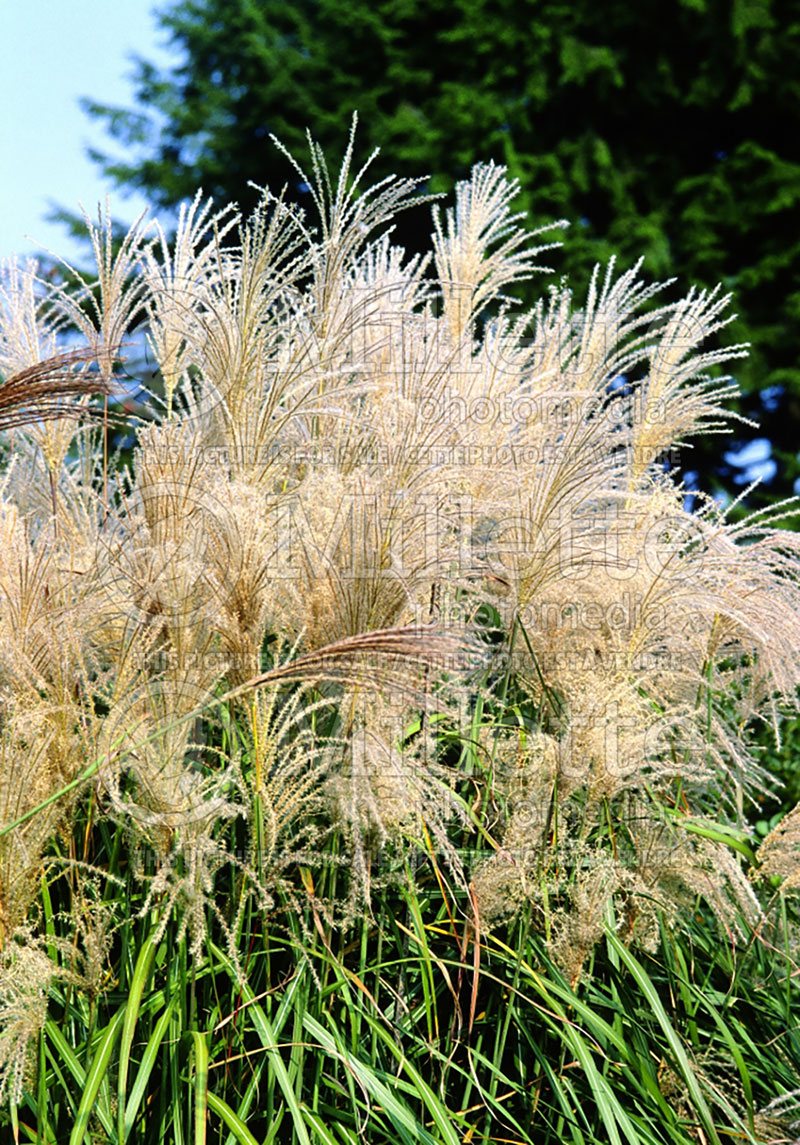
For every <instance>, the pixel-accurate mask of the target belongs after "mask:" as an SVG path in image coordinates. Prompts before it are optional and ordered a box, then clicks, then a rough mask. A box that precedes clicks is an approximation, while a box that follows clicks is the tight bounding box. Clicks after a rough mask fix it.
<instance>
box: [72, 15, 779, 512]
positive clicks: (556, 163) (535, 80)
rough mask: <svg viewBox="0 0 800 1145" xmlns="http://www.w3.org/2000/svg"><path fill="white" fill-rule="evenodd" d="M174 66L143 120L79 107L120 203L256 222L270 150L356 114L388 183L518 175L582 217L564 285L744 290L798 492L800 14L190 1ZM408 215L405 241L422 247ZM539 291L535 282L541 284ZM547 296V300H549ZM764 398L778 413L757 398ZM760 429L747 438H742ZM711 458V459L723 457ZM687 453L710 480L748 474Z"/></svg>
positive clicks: (752, 383) (765, 411)
mask: <svg viewBox="0 0 800 1145" xmlns="http://www.w3.org/2000/svg"><path fill="white" fill-rule="evenodd" d="M160 19H161V22H162V24H163V26H164V28H165V29H166V30H167V31H168V32H169V34H170V36H171V39H172V43H173V46H174V47H175V48H176V49H177V51H178V53H179V56H180V62H179V63H178V64H177V66H176V67H175V68H174V69H173V70H171V71H168V72H160V71H158V70H157V69H155V68H154V67H153V66H152V65H150V64H148V63H146V62H145V61H141V60H140V61H139V65H138V76H137V99H138V103H139V110H138V111H136V112H129V111H123V110H121V109H118V108H109V107H104V106H102V105H99V104H96V103H87V110H88V111H89V112H90V113H91V114H92V115H95V116H100V117H102V118H104V119H105V121H106V124H107V126H108V128H109V130H110V132H111V134H112V135H114V136H115V137H116V138H117V139H118V140H119V141H120V142H121V143H122V144H124V147H125V154H126V159H125V160H124V161H115V160H111V159H108V158H103V157H100V156H98V158H100V159H101V161H102V162H103V163H104V166H105V169H106V171H107V172H108V173H109V174H110V175H112V176H113V177H114V178H115V179H116V180H117V181H118V182H119V183H121V184H123V185H136V186H138V187H141V188H143V189H144V190H146V191H147V192H148V193H149V194H150V195H151V196H152V198H153V199H154V200H155V201H156V202H158V203H159V204H161V205H162V206H167V207H170V206H174V205H175V204H176V203H177V202H178V201H179V200H181V199H182V198H186V197H191V196H193V195H194V193H195V191H196V188H197V187H198V186H202V187H203V188H204V190H205V191H206V192H207V193H209V194H212V195H214V196H215V197H216V198H217V199H218V200H219V201H220V202H223V201H227V200H229V199H235V200H237V201H239V202H240V203H241V204H242V205H243V206H245V207H251V206H252V205H253V204H254V203H255V201H256V198H257V192H256V191H255V190H253V189H252V188H249V187H248V181H250V180H252V181H254V182H255V183H256V184H259V185H264V184H268V185H270V186H271V187H272V188H273V189H278V188H279V187H280V186H281V185H282V184H284V183H288V186H289V194H290V196H291V197H294V198H296V199H297V200H298V201H299V202H301V203H302V202H304V200H306V199H307V198H308V196H307V194H304V189H303V188H302V186H301V185H300V183H299V180H298V177H297V175H296V173H295V172H293V171H292V170H291V168H290V167H289V165H288V164H287V163H286V161H285V160H284V158H283V156H281V155H280V154H279V153H278V152H277V151H276V149H275V148H274V147H272V145H271V144H270V141H269V135H270V134H271V133H272V134H275V135H276V136H277V137H278V138H279V139H280V140H281V141H282V142H283V143H284V144H286V146H287V147H288V148H289V150H291V151H292V152H293V153H295V154H303V153H304V152H305V145H304V144H305V141H304V133H305V130H306V127H310V128H311V129H312V130H313V133H314V137H315V138H316V139H317V140H318V141H319V142H320V143H321V144H322V146H323V148H324V149H326V150H328V151H329V153H331V154H337V153H341V152H342V151H343V148H344V143H345V140H346V136H347V131H348V128H349V124H350V119H351V116H352V113H353V111H354V110H358V113H359V116H360V120H361V125H362V126H361V130H360V138H361V145H362V147H363V148H364V150H365V151H366V149H367V147H368V146H375V145H380V147H381V148H382V154H381V157H380V158H379V159H378V161H377V163H376V165H375V166H374V168H373V169H372V174H373V176H374V177H381V176H383V175H386V174H389V173H390V172H394V171H396V172H398V173H402V174H407V175H416V174H420V173H422V174H424V173H426V172H436V173H437V174H436V175H435V176H434V177H433V178H431V180H430V189H431V190H434V191H446V190H450V189H451V188H452V186H453V185H454V183H455V182H456V181H457V180H458V179H462V178H464V177H465V176H466V175H467V174H468V172H469V169H470V168H471V166H472V164H473V163H475V162H476V161H478V160H487V159H495V160H496V161H498V162H500V163H504V164H507V165H508V167H509V170H510V173H511V174H512V175H516V176H518V177H519V179H520V180H521V183H522V187H523V198H522V203H521V206H523V207H524V208H526V209H527V210H528V211H529V213H530V217H531V220H532V222H534V223H536V224H538V223H541V222H544V221H547V220H550V219H553V218H560V217H566V218H568V219H569V220H570V222H571V223H572V231H571V234H570V238H569V242H568V245H567V247H566V249H565V251H564V252H563V254H557V255H555V256H554V265H555V267H556V269H557V271H558V272H559V273H562V272H566V273H568V274H569V275H570V277H571V278H572V279H573V280H574V281H577V280H586V278H587V275H588V271H589V269H590V267H591V265H592V264H593V263H594V262H595V261H596V260H598V259H599V260H606V259H607V258H608V257H609V256H610V254H611V253H612V251H613V252H616V253H617V254H618V255H619V257H620V259H621V260H622V262H623V264H626V263H630V262H632V261H633V260H635V259H636V258H637V257H638V256H639V255H640V254H642V253H644V254H645V267H646V270H647V271H648V272H649V273H650V274H651V275H653V276H664V275H665V274H669V275H673V274H674V275H676V276H677V277H679V279H680V281H681V282H684V283H685V282H696V283H699V284H701V285H705V286H713V285H715V284H716V283H717V282H718V281H722V282H723V283H724V285H725V288H726V289H730V290H732V291H733V292H734V295H735V300H736V306H737V309H738V311H739V314H740V319H739V321H738V322H737V323H736V324H735V325H734V326H732V327H731V328H730V331H729V336H730V340H731V341H738V340H750V341H751V342H752V343H753V350H752V354H751V357H750V359H749V361H747V362H745V363H743V364H742V365H741V367H740V369H739V371H738V376H739V381H740V383H741V385H742V386H743V388H744V389H745V391H746V396H745V399H744V400H743V402H742V405H741V409H742V411H743V412H745V413H746V414H748V415H749V416H751V417H754V418H755V419H756V420H758V421H759V422H760V424H761V426H762V430H761V431H760V432H761V433H762V434H763V435H764V436H766V437H768V438H769V439H770V441H771V442H772V444H773V455H774V457H775V459H776V461H777V462H778V476H777V477H776V479H775V480H774V481H773V482H772V484H771V486H770V487H769V489H767V490H765V491H764V493H761V494H757V495H756V496H755V497H754V498H753V499H752V503H753V504H758V503H759V498H760V499H764V498H765V497H766V496H767V494H769V495H770V497H774V496H776V495H778V494H780V495H787V494H789V493H791V491H792V485H793V482H794V481H795V479H796V478H797V477H798V476H799V475H800V463H798V459H797V441H796V427H797V424H798V417H799V416H800V364H798V363H799V362H800V354H798V349H800V336H799V335H798V332H797V331H798V317H800V99H799V98H798V97H799V96H800V79H798V77H800V3H798V0H786V2H784V3H782V4H780V5H779V4H778V3H777V2H776V0H736V2H733V3H723V2H720V0H683V2H681V3H672V4H666V5H665V4H662V3H656V2H655V0H643V2H642V3H639V4H636V5H629V4H626V3H622V2H621V0H608V2H606V3H604V4H601V5H597V4H593V3H589V2H587V0H576V2H574V3H570V4H566V3H563V2H561V0H542V2H538V3H537V2H534V0H522V2H519V0H515V2H511V0H494V2H493V3H489V2H488V0H456V2H453V0H426V3H424V4H423V3H420V2H419V0H377V2H373V0H371V2H370V3H366V2H359V0H356V2H354V3H351V4H348V5H346V6H343V5H340V4H338V3H334V2H333V0H292V2H291V3H285V2H284V0H258V2H257V0H182V2H180V3H172V4H170V5H168V6H167V7H166V8H165V9H164V10H163V12H162V14H161V16H160ZM429 231H430V223H429V219H428V218H427V216H426V214H425V213H424V212H422V211H418V212H416V216H415V217H414V218H412V220H411V221H410V222H409V221H404V222H403V223H402V225H401V226H400V227H399V228H398V236H399V238H400V239H401V240H402V241H403V242H405V243H406V244H407V245H408V246H410V247H413V248H419V249H427V247H428V236H429ZM540 285H541V284H539V286H540ZM537 289H538V287H537ZM767 387H781V391H780V392H778V391H776V390H774V389H773V390H770V394H771V399H770V398H769V397H768V400H767V401H766V402H763V401H762V400H761V398H760V391H762V390H764V389H765V388H767ZM757 432H758V431H755V430H750V429H748V428H743V429H742V431H741V439H742V440H746V439H747V438H751V437H753V436H756V434H757ZM714 452H716V453H717V454H718V453H719V445H718V443H717V444H715V446H714ZM711 456H712V450H711V449H710V448H706V447H705V446H704V444H703V443H698V444H697V445H696V446H695V447H694V450H693V452H692V453H689V454H685V455H684V465H685V468H686V469H687V470H688V469H698V470H699V471H700V473H701V486H702V485H705V486H708V485H709V484H717V483H719V481H720V480H721V482H722V484H723V485H726V486H727V487H728V488H731V489H734V490H735V488H736V484H737V482H736V478H737V475H738V476H739V479H740V480H741V473H742V471H741V470H737V469H736V468H735V467H732V466H722V467H720V466H719V465H717V466H716V468H715V469H714V468H712V462H711Z"/></svg>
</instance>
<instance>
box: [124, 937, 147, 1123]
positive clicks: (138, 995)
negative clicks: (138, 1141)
mask: <svg viewBox="0 0 800 1145" xmlns="http://www.w3.org/2000/svg"><path fill="white" fill-rule="evenodd" d="M154 953H155V943H154V941H153V935H150V937H149V938H147V939H146V940H145V943H144V945H143V946H142V948H141V950H140V951H139V957H138V958H137V959H136V967H135V969H134V972H133V976H132V978H131V982H130V986H129V987H128V1002H127V1005H126V1006H125V1017H124V1018H123V1022H122V1035H121V1037H120V1047H119V1081H118V1084H117V1121H118V1133H119V1139H120V1141H121V1142H122V1141H125V1140H127V1136H128V1133H127V1131H126V1129H125V1109H126V1105H127V1098H128V1066H129V1064H130V1056H131V1048H132V1046H133V1036H134V1032H135V1030H136V1022H137V1020H138V1017H139V1010H140V1007H141V1004H142V994H143V993H144V988H145V986H146V984H147V980H148V978H149V977H150V967H151V965H152V962H153V955H154Z"/></svg>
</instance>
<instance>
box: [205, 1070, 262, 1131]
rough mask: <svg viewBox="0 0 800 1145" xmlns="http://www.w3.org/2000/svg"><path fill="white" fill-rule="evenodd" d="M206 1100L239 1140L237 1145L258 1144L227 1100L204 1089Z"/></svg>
mask: <svg viewBox="0 0 800 1145" xmlns="http://www.w3.org/2000/svg"><path fill="white" fill-rule="evenodd" d="M207 1076H208V1075H206V1077H207ZM206 1100H207V1102H208V1108H209V1109H210V1110H211V1112H212V1113H216V1115H217V1116H218V1117H220V1118H221V1119H222V1120H223V1121H224V1122H225V1124H226V1125H227V1127H228V1129H230V1131H231V1133H232V1134H233V1136H234V1137H235V1139H236V1140H237V1141H238V1142H239V1145H258V1141H257V1140H256V1139H255V1137H254V1136H253V1134H252V1133H251V1132H250V1130H249V1129H248V1128H247V1126H246V1125H245V1123H244V1122H243V1121H242V1119H241V1117H239V1115H238V1114H237V1113H234V1111H233V1110H232V1109H231V1107H230V1106H229V1105H228V1103H227V1102H225V1101H223V1100H222V1098H221V1097H217V1095H216V1094H215V1093H212V1092H211V1090H207V1091H206Z"/></svg>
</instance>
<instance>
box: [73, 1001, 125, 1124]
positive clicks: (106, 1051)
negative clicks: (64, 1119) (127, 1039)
mask: <svg viewBox="0 0 800 1145" xmlns="http://www.w3.org/2000/svg"><path fill="white" fill-rule="evenodd" d="M123 1016H124V1010H118V1011H117V1013H116V1014H115V1015H114V1017H113V1018H112V1019H111V1021H110V1022H109V1024H108V1026H107V1027H106V1030H105V1033H104V1034H103V1036H102V1038H101V1039H100V1044H99V1046H98V1047H97V1052H96V1053H95V1055H94V1058H93V1060H92V1064H91V1067H90V1069H89V1072H88V1073H87V1075H86V1084H85V1086H84V1090H83V1096H82V1097H81V1102H80V1105H79V1106H78V1114H77V1117H76V1118H75V1124H74V1126H73V1127H72V1133H71V1134H70V1137H69V1145H81V1141H82V1140H83V1138H84V1136H85V1135H86V1131H87V1129H88V1127H89V1119H90V1118H91V1116H92V1113H96V1114H97V1116H98V1118H99V1119H100V1123H101V1124H102V1126H103V1128H104V1129H105V1131H106V1132H107V1133H108V1135H109V1137H111V1138H113V1136H114V1125H113V1121H112V1119H111V1117H110V1116H109V1112H108V1110H107V1109H106V1108H105V1105H104V1103H97V1095H98V1093H99V1091H100V1086H101V1085H102V1084H103V1082H104V1081H105V1080H107V1078H108V1067H109V1065H110V1063H111V1055H112V1053H113V1052H114V1044H115V1042H116V1040H117V1034H118V1033H119V1028H120V1026H121V1025H122V1019H123Z"/></svg>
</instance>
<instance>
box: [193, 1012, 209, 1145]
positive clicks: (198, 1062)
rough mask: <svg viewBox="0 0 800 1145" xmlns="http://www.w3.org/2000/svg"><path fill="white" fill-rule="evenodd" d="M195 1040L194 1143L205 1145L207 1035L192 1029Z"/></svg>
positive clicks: (195, 1144)
mask: <svg viewBox="0 0 800 1145" xmlns="http://www.w3.org/2000/svg"><path fill="white" fill-rule="evenodd" d="M192 1040H193V1041H194V1145H205V1143H206V1122H207V1111H208V1044H207V1043H206V1035H205V1034H203V1033H200V1031H199V1030H192Z"/></svg>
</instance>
